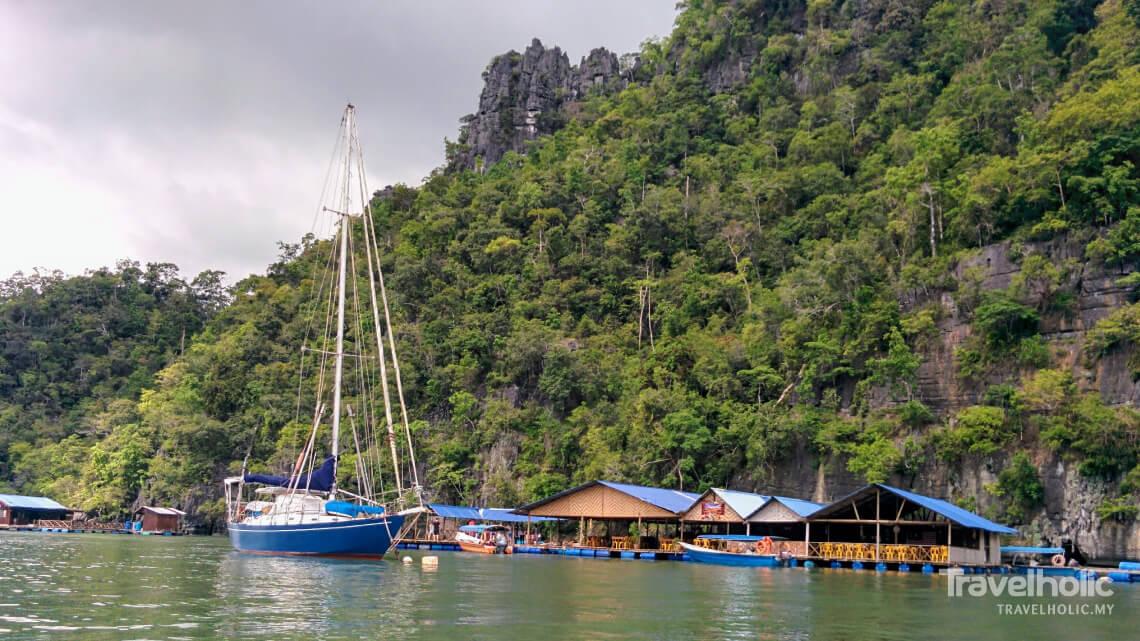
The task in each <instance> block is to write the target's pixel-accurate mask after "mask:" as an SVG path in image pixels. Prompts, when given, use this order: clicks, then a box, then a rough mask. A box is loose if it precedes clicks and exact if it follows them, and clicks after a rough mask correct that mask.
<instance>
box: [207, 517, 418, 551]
mask: <svg viewBox="0 0 1140 641" xmlns="http://www.w3.org/2000/svg"><path fill="white" fill-rule="evenodd" d="M404 520H405V517H404V516H402V515H393V516H385V517H380V518H374V519H356V520H354V521H349V522H339V523H301V524H297V525H242V524H240V523H235V524H231V525H230V542H232V543H233V546H234V548H235V549H237V550H240V551H242V552H252V553H261V554H296V555H310V556H347V557H361V558H380V557H382V556H384V555H385V554H387V553H388V551H389V550H391V549H392V544H393V542H394V541H396V535H397V533H398V532H400V530H401V527H402V526H403V524H404Z"/></svg>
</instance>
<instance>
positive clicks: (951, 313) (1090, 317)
mask: <svg viewBox="0 0 1140 641" xmlns="http://www.w3.org/2000/svg"><path fill="white" fill-rule="evenodd" d="M1084 246H1085V242H1084V241H1082V240H1079V239H1074V238H1069V237H1062V238H1058V239H1055V240H1051V241H1048V242H1039V243H1026V244H1023V245H1019V246H1017V247H1016V248H1015V247H1013V246H1012V245H1011V243H1009V242H1003V243H998V244H994V245H988V246H986V247H984V248H982V249H981V250H980V251H979V252H978V253H977V254H976V255H974V256H972V257H970V258H969V259H967V260H964V261H962V262H961V263H959V264H958V265H957V267H956V269H955V272H954V278H955V280H957V281H958V282H959V283H964V282H966V281H968V280H971V279H976V283H977V286H978V287H979V289H980V290H983V291H986V290H998V289H1006V288H1008V287H1009V286H1010V285H1011V283H1012V282H1013V280H1014V277H1015V276H1016V275H1017V274H1018V273H1019V272H1020V271H1021V267H1020V265H1019V261H1018V260H1016V259H1017V258H1018V255H1019V254H1020V255H1021V256H1028V255H1030V254H1041V255H1043V256H1044V257H1045V258H1047V259H1048V261H1049V262H1050V263H1052V264H1054V265H1058V266H1061V267H1062V270H1063V271H1064V272H1065V278H1064V282H1063V283H1061V287H1060V291H1062V292H1066V293H1068V294H1069V295H1070V296H1071V297H1072V304H1071V305H1070V306H1067V308H1066V309H1063V310H1057V311H1052V312H1048V313H1045V314H1043V315H1042V318H1041V326H1040V332H1041V335H1042V337H1044V338H1045V340H1046V342H1047V343H1048V345H1049V347H1050V351H1051V353H1052V354H1051V355H1052V358H1053V360H1054V363H1053V366H1054V367H1063V368H1065V369H1068V370H1071V371H1072V374H1073V380H1074V381H1076V383H1077V385H1078V386H1079V387H1080V388H1081V389H1083V390H1088V391H1097V392H1099V393H1100V394H1101V397H1102V398H1103V399H1104V401H1105V402H1106V403H1109V404H1112V405H1121V404H1131V405H1137V404H1140V381H1135V380H1132V374H1131V372H1130V371H1129V368H1128V367H1127V366H1126V364H1125V360H1126V358H1127V355H1126V354H1123V353H1115V354H1110V355H1108V356H1107V357H1106V358H1102V359H1099V360H1096V361H1095V362H1094V361H1090V360H1089V359H1087V358H1086V355H1085V353H1084V342H1085V334H1086V333H1087V332H1088V330H1090V329H1092V327H1093V326H1094V325H1096V323H1097V322H1098V321H1100V320H1101V319H1103V318H1104V317H1106V316H1108V315H1109V314H1110V313H1112V311H1113V310H1115V309H1119V308H1120V307H1123V306H1125V305H1127V304H1129V303H1130V302H1131V301H1130V298H1129V296H1130V294H1129V291H1130V290H1129V289H1127V288H1123V287H1120V286H1118V285H1117V284H1116V282H1117V281H1118V280H1119V279H1120V278H1121V277H1122V276H1124V275H1125V274H1127V273H1128V272H1129V271H1131V269H1132V268H1130V267H1123V268H1107V267H1105V266H1104V265H1103V264H1101V263H1096V262H1091V261H1089V260H1088V259H1087V257H1086V256H1085V252H1084ZM932 298H935V299H936V301H935V302H936V303H937V305H938V307H939V310H940V312H941V320H939V322H938V330H939V337H938V339H937V340H936V341H934V343H933V344H932V345H931V346H930V348H929V349H928V350H927V351H926V352H925V353H924V354H922V356H923V359H922V365H921V367H920V368H919V371H918V389H917V395H918V397H919V400H921V401H922V402H923V403H925V404H926V405H927V406H928V407H930V408H931V409H932V410H933V411H935V412H936V413H938V414H943V415H945V414H949V413H953V412H955V411H957V410H959V409H961V408H963V407H966V406H968V405H974V404H977V403H979V402H981V398H982V395H983V394H984V392H985V390H986V387H987V386H988V385H990V384H994V383H1001V382H1015V381H1016V379H1017V378H1018V377H1019V375H1020V372H1018V371H1017V370H1016V369H1013V368H998V369H996V370H995V371H993V372H992V373H991V374H990V375H988V376H987V377H986V379H985V380H983V381H979V382H977V383H974V384H971V383H969V382H968V381H965V380H964V379H963V378H962V377H961V376H958V375H957V364H956V363H955V360H954V351H955V350H956V349H957V348H958V347H959V346H961V345H962V344H963V343H964V342H965V341H966V339H967V338H969V336H970V335H971V333H972V330H971V327H970V319H969V317H968V315H967V314H966V313H964V312H963V311H962V310H960V309H959V308H958V305H957V303H956V302H955V298H954V297H953V296H952V295H950V294H949V293H946V292H941V293H934V294H931V295H928V296H915V297H913V298H909V299H908V300H903V301H902V303H903V309H904V311H907V310H909V309H914V308H917V307H921V306H923V305H927V304H929V303H930V302H931V299H932ZM1038 300H1039V299H1037V298H1031V299H1030V300H1029V301H1028V302H1030V303H1035V302H1038Z"/></svg>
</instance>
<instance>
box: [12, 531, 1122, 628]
mask: <svg viewBox="0 0 1140 641" xmlns="http://www.w3.org/2000/svg"><path fill="white" fill-rule="evenodd" d="M410 554H412V555H413V556H417V557H418V556H419V554H418V553H410ZM438 555H439V557H440V566H439V568H438V570H435V571H429V570H425V569H424V568H422V567H421V566H420V565H419V564H418V563H417V564H416V565H413V566H404V565H401V564H400V563H399V562H396V561H385V562H351V561H336V560H319V559H292V558H274V557H261V556H245V555H240V554H237V553H235V552H232V551H231V550H230V548H229V544H228V541H227V540H226V539H224V538H206V537H179V538H170V537H127V536H112V535H67V534H33V533H0V567H2V568H3V572H2V573H0V637H2V638H5V639H306V640H315V639H360V638H368V639H373V638H375V639H385V640H397V639H447V640H458V639H463V640H469V639H528V640H536V641H559V640H562V639H702V640H703V639H793V640H801V639H821V640H844V641H864V640H871V639H905V640H910V639H948V640H956V639H961V640H969V641H978V640H982V639H1029V640H1033V641H1047V640H1049V639H1064V640H1066V641H1072V640H1086V639H1106V640H1107V639H1111V640H1113V641H1116V640H1121V639H1136V638H1140V585H1137V584H1133V585H1117V586H1114V589H1115V595H1114V596H1112V597H1110V598H1108V599H1096V600H1095V602H1098V603H1110V604H1112V605H1113V612H1112V614H1111V615H1110V616H1101V617H1097V616H1024V615H1023V616H1002V615H999V614H998V613H997V611H996V608H995V605H994V604H995V603H996V601H997V600H995V599H990V598H956V599H952V598H949V597H947V596H946V580H947V579H946V578H945V577H937V576H934V577H931V576H922V575H915V574H912V575H906V576H903V575H898V574H893V573H888V574H883V575H877V574H875V573H873V572H866V571H864V572H851V571H831V570H812V571H810V572H809V571H805V570H802V569H797V570H766V569H750V568H725V567H715V566H703V565H697V564H692V563H677V562H663V561H658V562H650V561H620V560H601V559H579V558H564V557H556V556H542V557H537V556H530V555H519V556H516V557H502V556H498V557H493V556H481V555H472V554H463V553H455V552H441V553H438ZM417 561H418V558H417ZM1005 601H1007V602H1018V601H1019V602H1025V601H1026V600H1025V599H1005ZM1093 601H1094V600H1091V599H1090V600H1086V601H1085V602H1086V603H1092V602H1093ZM1076 602H1077V603H1080V602H1081V601H1079V600H1078V601H1076Z"/></svg>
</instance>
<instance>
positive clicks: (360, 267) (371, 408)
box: [225, 105, 425, 558]
mask: <svg viewBox="0 0 1140 641" xmlns="http://www.w3.org/2000/svg"><path fill="white" fill-rule="evenodd" d="M341 127H342V134H341V136H340V138H339V140H338V143H337V147H338V150H343V160H344V162H343V165H342V167H341V169H340V171H339V172H338V173H336V174H335V175H334V174H333V172H330V180H332V183H331V186H332V189H331V191H330V190H329V189H328V187H329V185H326V191H325V193H326V194H332V197H333V198H334V200H333V201H332V204H333V205H334V207H332V208H330V207H328V206H324V207H323V208H322V211H323V212H329V213H332V214H334V215H336V216H337V220H338V223H337V229H336V236H335V238H334V241H333V242H331V243H326V244H324V245H317V246H315V247H314V251H317V250H319V249H320V248H323V247H324V246H327V252H328V255H327V260H323V261H321V262H320V263H319V264H324V265H329V266H332V265H336V268H335V270H330V272H331V273H330V274H328V276H327V277H318V278H314V279H313V281H312V282H314V283H318V284H319V288H318V287H317V286H314V288H315V289H317V291H315V292H314V294H315V296H314V300H313V305H312V308H311V309H312V310H314V311H316V310H326V309H327V310H329V313H328V314H324V315H323V318H322V319H320V320H318V319H314V318H309V319H308V320H309V323H308V325H309V327H310V334H306V336H305V341H304V343H303V344H302V345H301V355H300V361H301V372H302V375H304V374H308V375H309V378H310V379H311V380H312V382H313V386H314V388H315V389H314V390H313V391H314V392H315V393H313V394H312V400H313V401H314V409H313V412H312V414H311V416H310V417H305V418H302V416H301V413H300V402H298V411H297V416H296V418H295V420H297V421H302V420H307V421H311V427H310V430H309V435H308V438H307V439H306V441H305V444H304V446H303V447H302V448H301V451H300V452H299V453H298V456H297V458H296V460H295V461H294V462H293V463H292V465H291V466H290V467H291V470H290V473H289V474H287V475H284V476H274V475H270V474H258V473H249V472H247V471H246V470H245V469H244V467H245V466H244V464H243V470H242V474H241V475H239V476H234V477H231V478H228V479H226V482H225V490H226V513H227V525H228V528H229V534H230V542H231V543H232V544H233V546H234V548H235V549H237V550H239V551H241V552H250V553H260V554H291V555H314V556H343V557H374V558H375V557H383V556H384V555H385V554H387V553H388V552H389V551H391V550H392V549H393V548H394V547H395V545H396V544H397V543H398V542H399V540H400V538H401V537H402V536H403V535H404V534H405V532H406V531H407V530H409V529H410V528H411V526H412V525H413V524H414V522H415V520H416V519H417V518H418V517H419V515H420V514H422V513H424V512H425V508H424V507H423V496H422V495H423V492H422V489H421V487H420V483H419V475H418V473H417V471H416V463H415V452H414V450H413V448H412V434H411V428H410V425H409V421H408V411H407V406H406V404H405V403H404V391H403V385H402V384H401V383H400V362H399V359H398V358H397V355H396V342H395V339H394V338H393V333H392V321H391V314H390V313H389V307H388V295H387V292H386V291H385V289H384V275H383V272H382V271H381V270H380V254H379V244H378V243H377V242H376V230H375V228H374V227H373V223H372V212H371V211H370V207H369V202H368V194H370V193H371V192H369V191H368V188H367V185H365V184H364V176H365V172H364V160H363V158H362V156H361V154H360V143H359V139H358V138H357V133H356V124H355V109H354V107H353V106H352V105H348V107H347V108H346V109H345V112H344V117H343V118H342V120H341ZM342 145H343V147H342ZM354 183H355V184H354ZM354 211H355V212H357V213H356V214H353V213H352V212H354ZM354 228H355V233H354ZM361 239H363V242H362V240H361ZM360 249H363V251H362V252H360V253H361V254H363V255H360V256H358V255H356V253H357V251H358V250H360ZM364 270H366V271H367V275H365V274H363V273H362V271H364ZM361 282H364V283H367V285H368V286H367V288H366V289H365V290H364V293H363V294H361V293H360V289H361V288H360V287H359V285H360V283H361ZM346 283H351V288H350V287H349V286H348V285H346ZM349 292H351V296H352V302H351V307H350V309H352V310H354V311H355V312H356V313H357V314H358V316H357V317H356V318H353V319H352V320H351V321H348V322H346V318H345V308H346V298H349ZM378 294H379V295H378ZM334 307H335V311H334V309H333V308H334ZM314 321H316V322H314ZM314 328H321V329H320V331H319V333H316V334H315V335H314V334H313V332H315V331H316V330H314ZM365 328H367V329H368V331H367V332H366V331H365ZM385 336H386V337H387V340H385ZM306 360H308V361H309V362H306ZM313 361H315V363H314V362H313ZM389 365H390V366H391V373H392V374H391V379H392V380H394V381H395V388H396V397H397V398H398V399H399V412H400V419H402V423H403V425H402V427H403V432H404V436H406V447H405V444H404V443H400V441H401V439H398V438H397V437H396V420H395V419H394V418H393V416H394V411H393V405H394V403H393V402H392V400H391V399H390V386H389V378H390V377H389ZM346 369H347V370H350V371H347V372H346ZM329 370H331V371H329ZM330 381H331V385H330V384H329V383H330ZM304 382H305V380H304V376H302V383H304ZM302 387H304V385H302ZM376 396H380V397H381V398H382V399H383V409H382V410H381V409H380V408H379V407H377V406H376V405H377V404H376V403H375V397H376ZM328 401H331V408H330V403H329V402H328ZM329 409H331V411H328V410H329ZM381 421H383V422H384V425H385V426H386V427H387V430H386V432H387V433H386V437H387V438H386V439H383V438H381V437H379V436H378V435H377V433H378V432H380V431H381V429H380V426H379V425H377V424H378V423H380V422H381ZM326 424H327V427H326ZM345 424H347V427H348V429H346V431H345V433H346V436H351V442H352V445H353V446H354V448H355V452H354V453H355V456H354V457H352V458H351V459H350V460H352V461H353V464H354V467H353V469H352V470H351V474H338V468H337V463H338V460H339V456H340V453H341V446H340V441H341V438H340V437H341V431H342V429H341V428H342V426H344V425H345ZM385 440H386V445H387V447H386V448H385V447H383V446H382V445H381V443H383V442H384V441H385ZM326 446H327V447H328V448H329V450H331V451H330V453H329V455H328V456H327V457H325V459H324V462H323V463H321V465H320V466H319V467H318V466H317V465H316V463H317V461H318V460H320V455H319V452H320V451H321V450H323V449H324V448H325V447H326ZM384 449H387V450H388V452H387V454H386V455H384V456H387V455H390V456H391V463H390V465H387V464H382V463H381V456H382V453H383V450H384ZM401 449H403V450H404V454H406V459H403V460H407V461H408V464H409V467H408V468H407V469H405V468H404V466H403V464H402V458H401V456H400V450H401ZM305 469H308V470H310V471H309V472H307V473H305V472H303V470H305ZM409 472H410V474H409ZM385 476H388V477H390V482H389V484H388V485H387V489H388V492H387V493H385V492H384V489H385V481H384V480H383V479H384V477H385ZM342 477H349V478H350V479H351V481H352V482H355V484H356V487H355V489H356V492H349V491H347V490H345V489H344V488H343V487H340V486H338V480H341V478H342ZM409 477H410V480H411V482H410V484H407V485H406V484H405V482H404V480H405V479H406V478H409ZM346 484H347V483H346ZM247 488H252V490H253V491H252V494H253V497H252V499H247V497H246V495H247V493H248V490H247ZM389 508H394V509H395V510H396V511H394V512H393V511H391V510H390V509H389Z"/></svg>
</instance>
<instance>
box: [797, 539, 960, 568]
mask: <svg viewBox="0 0 1140 641" xmlns="http://www.w3.org/2000/svg"><path fill="white" fill-rule="evenodd" d="M807 556H809V557H815V558H820V559H828V560H837V561H885V562H908V563H924V562H929V563H946V562H947V561H948V560H949V558H950V549H949V547H948V546H945V545H909V544H895V543H890V544H880V545H878V546H876V545H875V544H874V543H843V542H826V543H822V542H821V543H811V544H809V545H808V554H807Z"/></svg>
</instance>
